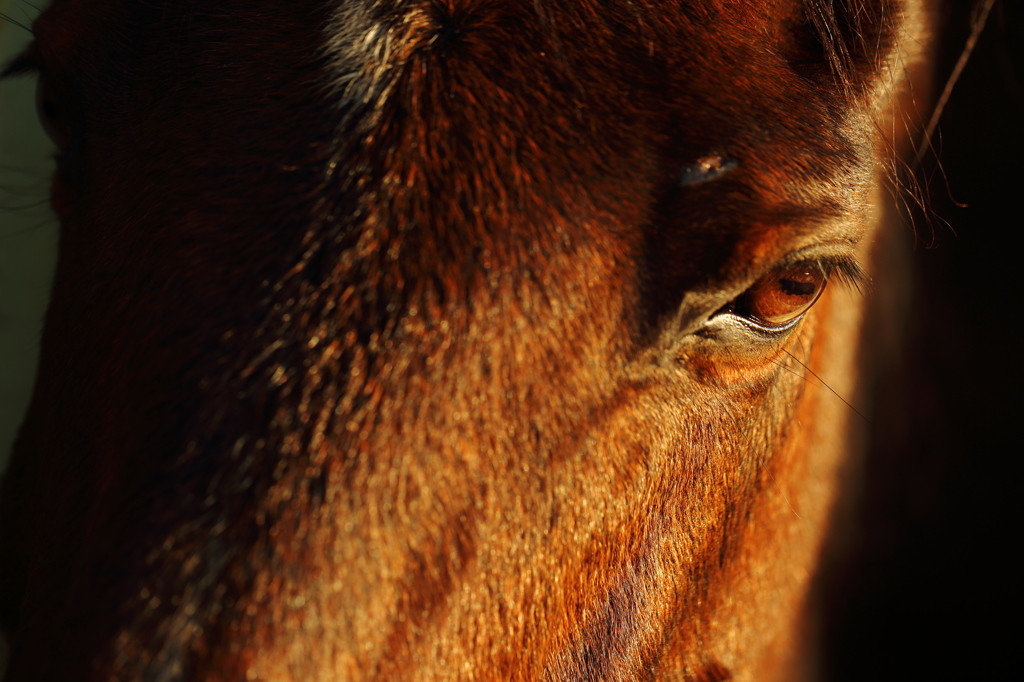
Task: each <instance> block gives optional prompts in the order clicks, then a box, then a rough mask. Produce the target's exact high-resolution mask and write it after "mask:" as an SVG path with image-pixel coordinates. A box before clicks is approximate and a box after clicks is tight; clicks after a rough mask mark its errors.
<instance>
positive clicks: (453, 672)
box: [0, 0, 928, 682]
mask: <svg viewBox="0 0 1024 682" xmlns="http://www.w3.org/2000/svg"><path fill="white" fill-rule="evenodd" d="M927 25H928V8H927V7H926V6H925V3H922V2H918V1H916V0H771V1H769V2H759V3H736V2H729V1H728V0H703V1H699V2H698V1H695V0H678V1H666V0H658V1H657V2H655V1H654V0H632V1H627V0H606V1H604V2H592V1H589V0H535V1H534V2H522V3H510V2H495V1H492V0H375V1H373V2H369V1H367V0H318V1H313V0H289V1H288V2H279V1H277V0H273V1H270V2H263V3H256V4H253V3H243V2H237V1H236V0H221V1H219V2H210V3H182V2H169V1H167V0H152V1H151V2H147V3H131V2H125V1H124V0H95V1H94V2H88V3H86V2H82V1H81V0H55V2H54V3H53V5H52V7H50V8H49V9H47V10H45V11H44V12H43V13H42V14H41V15H40V16H39V18H38V19H37V20H36V21H35V23H34V25H33V29H32V30H33V34H34V42H33V43H32V45H31V46H30V47H29V48H28V50H27V51H26V52H25V53H24V54H23V55H22V56H21V57H19V58H18V59H16V60H15V61H14V62H12V63H11V64H10V65H9V66H8V67H7V69H6V71H5V75H6V76H7V77H13V76H17V75H19V74H25V73H35V74H38V76H39V94H38V101H39V112H40V117H41V120H42V122H43V124H44V126H45V127H46V129H47V131H48V132H49V134H50V136H51V138H52V139H53V141H54V143H55V144H56V146H57V148H58V153H57V170H56V173H55V175H54V178H53V185H52V203H53V206H54V208H55V210H56V211H57V213H58V215H59V216H60V222H61V228H60V229H61V234H60V247H59V248H60V253H59V261H58V267H57V272H56V275H55V281H54V286H53V293H52V300H51V303H50V307H49V309H48V312H47V316H46V322H45V328H44V332H43V336H42V342H41V343H42V352H41V362H40V367H39V371H38V378H37V383H36V387H35V390H34V393H33V396H32V399H31V404H30V407H29V411H28V414H27V416H26V419H25V422H24V424H23V426H22V428H21V430H20V432H19V435H18V438H17V441H16V444H15V447H14V451H13V455H12V460H11V464H10V467H9V469H8V471H7V472H6V473H5V474H4V478H3V483H2V489H0V524H2V525H0V623H2V625H3V629H4V631H5V632H6V633H7V635H8V637H9V639H10V641H11V660H10V662H9V666H8V670H7V673H6V677H5V680H7V681H8V682H19V681H21V680H70V679H97V680H99V679H103V680H107V679H110V680H136V679H138V680H153V681H160V682H163V681H171V680H213V681H216V680H241V679H247V680H300V679H301V680H339V679H342V680H383V679H403V680H434V679H465V680H492V679H493V680H499V679H500V680H542V679H543V680H611V679H629V680H632V679H652V680H653V679H679V680H691V681H694V682H697V681H704V682H711V681H720V680H751V679H758V680H764V679H785V680H792V679H800V678H802V677H808V676H813V673H814V664H813V648H814V629H815V617H814V609H813V606H814V604H813V601H814V599H813V594H812V587H813V585H814V581H815V577H816V575H817V572H818V567H819V565H820V563H821V561H822V554H823V551H824V550H823V547H824V543H825V540H826V538H827V536H828V534H829V530H830V527H831V526H832V524H833V519H834V516H835V513H836V508H837V507H836V500H837V498H838V495H839V491H840V489H841V487H842V483H843V474H844V471H846V470H847V467H848V466H849V462H850V461H851V458H853V457H854V456H855V455H856V452H857V448H858V445H857V442H858V433H859V431H860V430H862V429H863V422H862V418H861V417H860V415H859V414H858V411H857V410H856V409H855V408H854V405H853V404H852V403H851V402H850V400H853V399H854V398H855V396H856V395H857V386H858V378H857V368H858V353H859V351H858V348H859V343H860V340H859V335H860V329H861V323H862V318H863V308H864V302H863V299H862V298H861V296H860V295H859V294H858V292H857V289H858V286H859V285H860V283H862V282H863V281H865V278H866V274H865V272H866V270H867V268H868V267H869V263H870V260H871V251H870V244H871V241H872V238H873V236H874V234H875V232H876V231H877V226H878V224H879V222H880V220H879V218H878V212H879V209H878V206H879V202H880V199H879V195H880V193H881V190H880V187H881V184H882V182H883V177H884V175H885V168H886V167H887V165H888V164H889V163H890V161H891V159H892V158H893V154H894V149H896V148H897V147H899V146H900V145H901V144H902V140H901V136H900V135H899V134H896V133H892V132H891V131H892V129H893V128H899V127H900V125H899V123H898V122H899V120H900V119H899V113H898V112H899V110H900V106H901V98H902V99H903V100H905V97H904V94H905V93H906V87H905V83H906V82H907V80H908V77H907V75H906V73H907V70H908V68H910V67H909V66H908V65H912V64H914V63H916V62H918V61H920V60H921V59H922V55H923V54H924V53H925V51H926V46H927V33H928V31H927ZM894 122H896V123H894Z"/></svg>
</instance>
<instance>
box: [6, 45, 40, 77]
mask: <svg viewBox="0 0 1024 682" xmlns="http://www.w3.org/2000/svg"><path fill="white" fill-rule="evenodd" d="M42 71H43V67H42V62H41V61H40V59H39V55H38V54H37V53H36V50H35V43H32V44H31V45H29V46H28V47H27V48H25V51H24V52H22V53H21V54H20V55H18V56H17V57H15V58H14V59H12V60H11V61H10V62H8V64H7V66H5V67H4V68H3V70H2V71H0V80H4V79H6V78H14V77H15V76H25V75H38V74H41V73H42Z"/></svg>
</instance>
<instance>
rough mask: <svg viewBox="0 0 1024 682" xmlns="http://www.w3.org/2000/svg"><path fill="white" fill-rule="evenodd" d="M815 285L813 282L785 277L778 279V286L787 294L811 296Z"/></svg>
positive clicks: (815, 287)
mask: <svg viewBox="0 0 1024 682" xmlns="http://www.w3.org/2000/svg"><path fill="white" fill-rule="evenodd" d="M817 286H818V285H817V284H816V283H815V282H800V281H797V280H795V279H787V278H785V277H782V278H780V279H779V288H781V289H782V292H783V293H784V294H786V295H787V296H813V295H814V292H815V290H816V289H817Z"/></svg>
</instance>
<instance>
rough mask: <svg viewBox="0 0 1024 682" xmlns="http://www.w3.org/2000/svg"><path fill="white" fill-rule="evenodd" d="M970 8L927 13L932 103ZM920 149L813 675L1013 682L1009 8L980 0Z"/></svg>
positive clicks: (1023, 77)
mask: <svg viewBox="0 0 1024 682" xmlns="http://www.w3.org/2000/svg"><path fill="white" fill-rule="evenodd" d="M973 4H974V3H973V2H970V1H959V0H958V1H956V2H946V3H945V5H944V9H943V12H942V15H941V24H940V35H941V36H942V38H941V41H942V46H941V52H940V55H941V56H940V59H939V62H938V71H937V78H936V88H935V90H936V94H937V93H938V92H940V91H941V89H942V85H943V81H944V80H945V79H946V77H947V76H948V74H950V73H951V71H952V70H953V66H954V64H955V63H956V61H957V59H958V58H959V56H960V53H961V52H962V50H963V48H964V45H965V43H966V42H967V38H968V35H969V33H970V14H971V8H972V6H973ZM935 147H936V151H937V153H938V161H937V160H936V159H935V158H934V157H932V158H929V159H928V160H926V161H925V162H924V163H923V164H922V166H921V168H920V170H919V173H918V177H919V178H921V181H922V182H923V183H926V187H927V189H928V191H929V194H930V206H931V209H932V211H934V214H932V215H929V214H928V213H927V212H923V211H920V210H918V211H915V212H914V216H913V222H914V225H915V227H914V228H913V229H911V228H909V227H906V228H902V229H903V230H904V232H905V233H906V234H905V235H904V236H903V238H904V239H905V240H906V241H907V243H908V246H909V249H910V250H911V256H910V261H911V265H910V269H909V271H910V274H911V291H910V301H909V302H910V305H909V311H908V316H907V318H906V319H905V320H902V321H897V322H896V323H895V324H902V323H906V324H907V325H908V326H907V331H908V333H907V335H906V337H905V343H904V345H903V348H902V349H901V350H900V351H899V353H898V361H897V362H895V363H890V366H887V367H884V368H882V369H883V374H882V375H880V376H876V378H875V382H874V386H873V389H872V393H873V395H872V396H870V397H869V400H871V402H872V404H873V408H872V411H871V414H870V421H871V443H870V448H869V454H868V459H867V462H866V464H865V469H864V471H863V476H864V479H863V504H862V506H861V508H860V509H859V511H858V512H857V520H858V522H859V523H858V525H856V526H855V528H856V530H854V531H853V532H852V537H851V539H852V544H851V545H850V546H849V547H848V548H847V551H848V556H847V557H846V562H845V565H844V566H843V567H842V570H841V571H839V572H838V574H839V575H838V577H837V578H835V579H836V584H835V585H833V586H832V587H833V593H832V597H833V599H834V602H833V604H832V608H833V611H832V616H831V619H830V621H829V622H828V623H827V627H826V631H825V637H826V645H827V646H826V650H825V656H826V659H825V669H826V676H825V678H826V679H827V680H833V681H839V682H846V681H853V680H990V679H1022V678H1024V673H1022V672H1021V664H1020V663H1018V662H1017V660H1016V659H1018V658H1019V657H1020V655H1021V653H1022V652H1021V648H1022V647H1021V641H1022V632H1024V628H1022V627H1021V625H1020V616H1019V611H1018V609H1019V592H1020V590H1019V587H1018V585H1019V582H1020V580H1021V579H1022V578H1024V576H1022V572H1021V570H1020V568H1019V567H1020V565H1021V564H1020V559H1019V558H1018V559H1014V558H1013V557H1014V556H1016V554H1015V550H1016V549H1017V545H1019V544H1020V541H1021V533H1020V531H1019V530H1018V528H1017V519H1018V512H1017V502H1018V501H1019V500H1022V499H1024V495H1022V493H1021V488H1022V481H1021V476H1020V471H1021V469H1020V468H1019V467H1020V464H1019V463H1018V460H1020V459H1021V458H1022V455H1024V448H1022V447H1021V442H1020V441H1021V438H1020V434H1021V428H1022V427H1024V410H1022V401H1021V399H1020V392H1021V380H1022V376H1021V366H1022V361H1021V352H1022V350H1024V344H1022V343H1021V338H1022V335H1021V333H1020V331H1019V328H1020V327H1021V326H1022V325H1024V320H1022V319H1021V318H1022V315H1021V301H1020V296H1021V293H1022V287H1021V276H1022V275H1024V266H1022V265H1021V263H1020V262H1019V258H1018V255H1019V253H1020V251H1019V243H1018V239H1019V238H1018V235H1022V236H1024V209H1022V207H1021V203H1022V200H1024V2H1021V1H1020V0H1002V1H1001V2H997V3H996V6H995V7H994V9H993V10H992V13H991V15H990V16H989V19H988V24H987V25H986V27H985V30H984V32H983V33H982V35H981V38H980V40H979V42H978V44H977V46H976V48H975V50H974V54H973V56H972V58H971V61H970V62H969V63H968V65H967V68H966V69H965V70H964V72H963V76H962V77H961V79H960V81H959V82H958V83H957V85H956V88H955V90H954V91H953V96H952V98H951V99H950V101H949V104H948V105H947V106H946V109H945V112H944V114H943V116H942V119H941V124H940V136H939V137H938V138H936V140H935ZM940 164H941V167H940ZM947 181H948V189H947ZM954 201H955V202H956V203H960V204H965V205H966V207H959V206H957V205H956V204H955V203H954ZM915 231H916V236H915V234H914V232H915ZM874 331H875V333H883V331H884V330H880V329H875V330H874Z"/></svg>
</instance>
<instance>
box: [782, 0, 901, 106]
mask: <svg viewBox="0 0 1024 682" xmlns="http://www.w3.org/2000/svg"><path fill="white" fill-rule="evenodd" d="M800 5H802V7H801V8H800V9H801V14H802V18H801V19H799V20H798V22H799V23H798V25H797V26H795V27H793V28H795V30H793V31H791V32H789V36H790V41H791V42H790V43H789V44H788V46H787V48H788V49H789V51H790V52H789V58H790V63H791V65H792V66H793V69H794V70H795V71H796V72H797V73H799V74H800V75H802V76H804V77H805V78H808V79H810V80H815V81H819V82H820V83H821V85H822V86H823V87H826V88H835V87H837V86H838V87H839V89H840V90H841V91H842V92H843V94H845V95H846V96H848V97H851V98H859V97H860V96H862V95H864V94H866V93H867V91H868V89H869V88H870V86H871V84H872V83H874V82H875V81H876V78H877V76H878V73H879V71H880V69H881V68H882V67H883V65H884V64H885V63H886V61H887V60H888V59H889V57H890V56H891V54H892V51H893V49H894V47H895V42H896V26H897V23H898V22H897V21H895V18H897V17H898V16H899V15H898V13H899V12H900V8H901V6H902V2H901V0H802V2H801V3H800Z"/></svg>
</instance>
